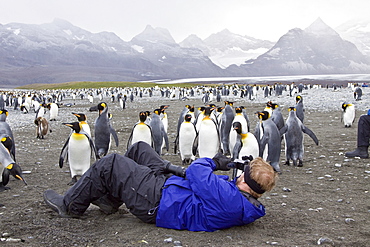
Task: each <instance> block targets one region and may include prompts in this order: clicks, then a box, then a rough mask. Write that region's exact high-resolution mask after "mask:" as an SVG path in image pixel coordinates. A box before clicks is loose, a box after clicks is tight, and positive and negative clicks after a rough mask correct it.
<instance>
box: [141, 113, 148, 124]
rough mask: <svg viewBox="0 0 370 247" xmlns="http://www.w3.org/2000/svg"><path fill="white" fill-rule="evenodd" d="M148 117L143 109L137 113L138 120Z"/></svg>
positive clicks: (143, 120)
mask: <svg viewBox="0 0 370 247" xmlns="http://www.w3.org/2000/svg"><path fill="white" fill-rule="evenodd" d="M147 117H148V115H147V113H146V112H145V111H141V112H140V113H139V120H140V122H145V120H146V118H147Z"/></svg>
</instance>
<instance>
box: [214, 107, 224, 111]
mask: <svg viewBox="0 0 370 247" xmlns="http://www.w3.org/2000/svg"><path fill="white" fill-rule="evenodd" d="M224 108H225V107H217V110H216V111H217V112H222V110H223V109H224Z"/></svg>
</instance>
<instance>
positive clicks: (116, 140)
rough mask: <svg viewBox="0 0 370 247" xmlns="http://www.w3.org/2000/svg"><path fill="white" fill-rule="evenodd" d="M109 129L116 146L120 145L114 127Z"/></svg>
mask: <svg viewBox="0 0 370 247" xmlns="http://www.w3.org/2000/svg"><path fill="white" fill-rule="evenodd" d="M109 131H110V133H111V134H112V136H113V138H114V141H115V142H116V147H118V144H119V141H118V136H117V133H116V131H115V130H114V129H113V128H112V127H110V128H109Z"/></svg>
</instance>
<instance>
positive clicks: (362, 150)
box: [345, 146, 369, 159]
mask: <svg viewBox="0 0 370 247" xmlns="http://www.w3.org/2000/svg"><path fill="white" fill-rule="evenodd" d="M367 149H368V146H359V147H357V148H356V150H355V151H352V152H347V153H346V154H345V156H346V157H349V158H354V157H360V158H362V159H368V158H369V153H368V150H367Z"/></svg>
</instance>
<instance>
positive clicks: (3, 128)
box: [0, 109, 16, 161]
mask: <svg viewBox="0 0 370 247" xmlns="http://www.w3.org/2000/svg"><path fill="white" fill-rule="evenodd" d="M8 115H9V112H8V111H7V110H5V109H4V110H0V135H7V136H9V137H10V138H11V139H12V147H11V149H10V150H9V152H10V153H11V155H12V157H13V159H14V161H16V159H15V143H14V137H13V132H12V129H11V128H10V126H9V124H8V123H7V122H6V119H7V117H8Z"/></svg>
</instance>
